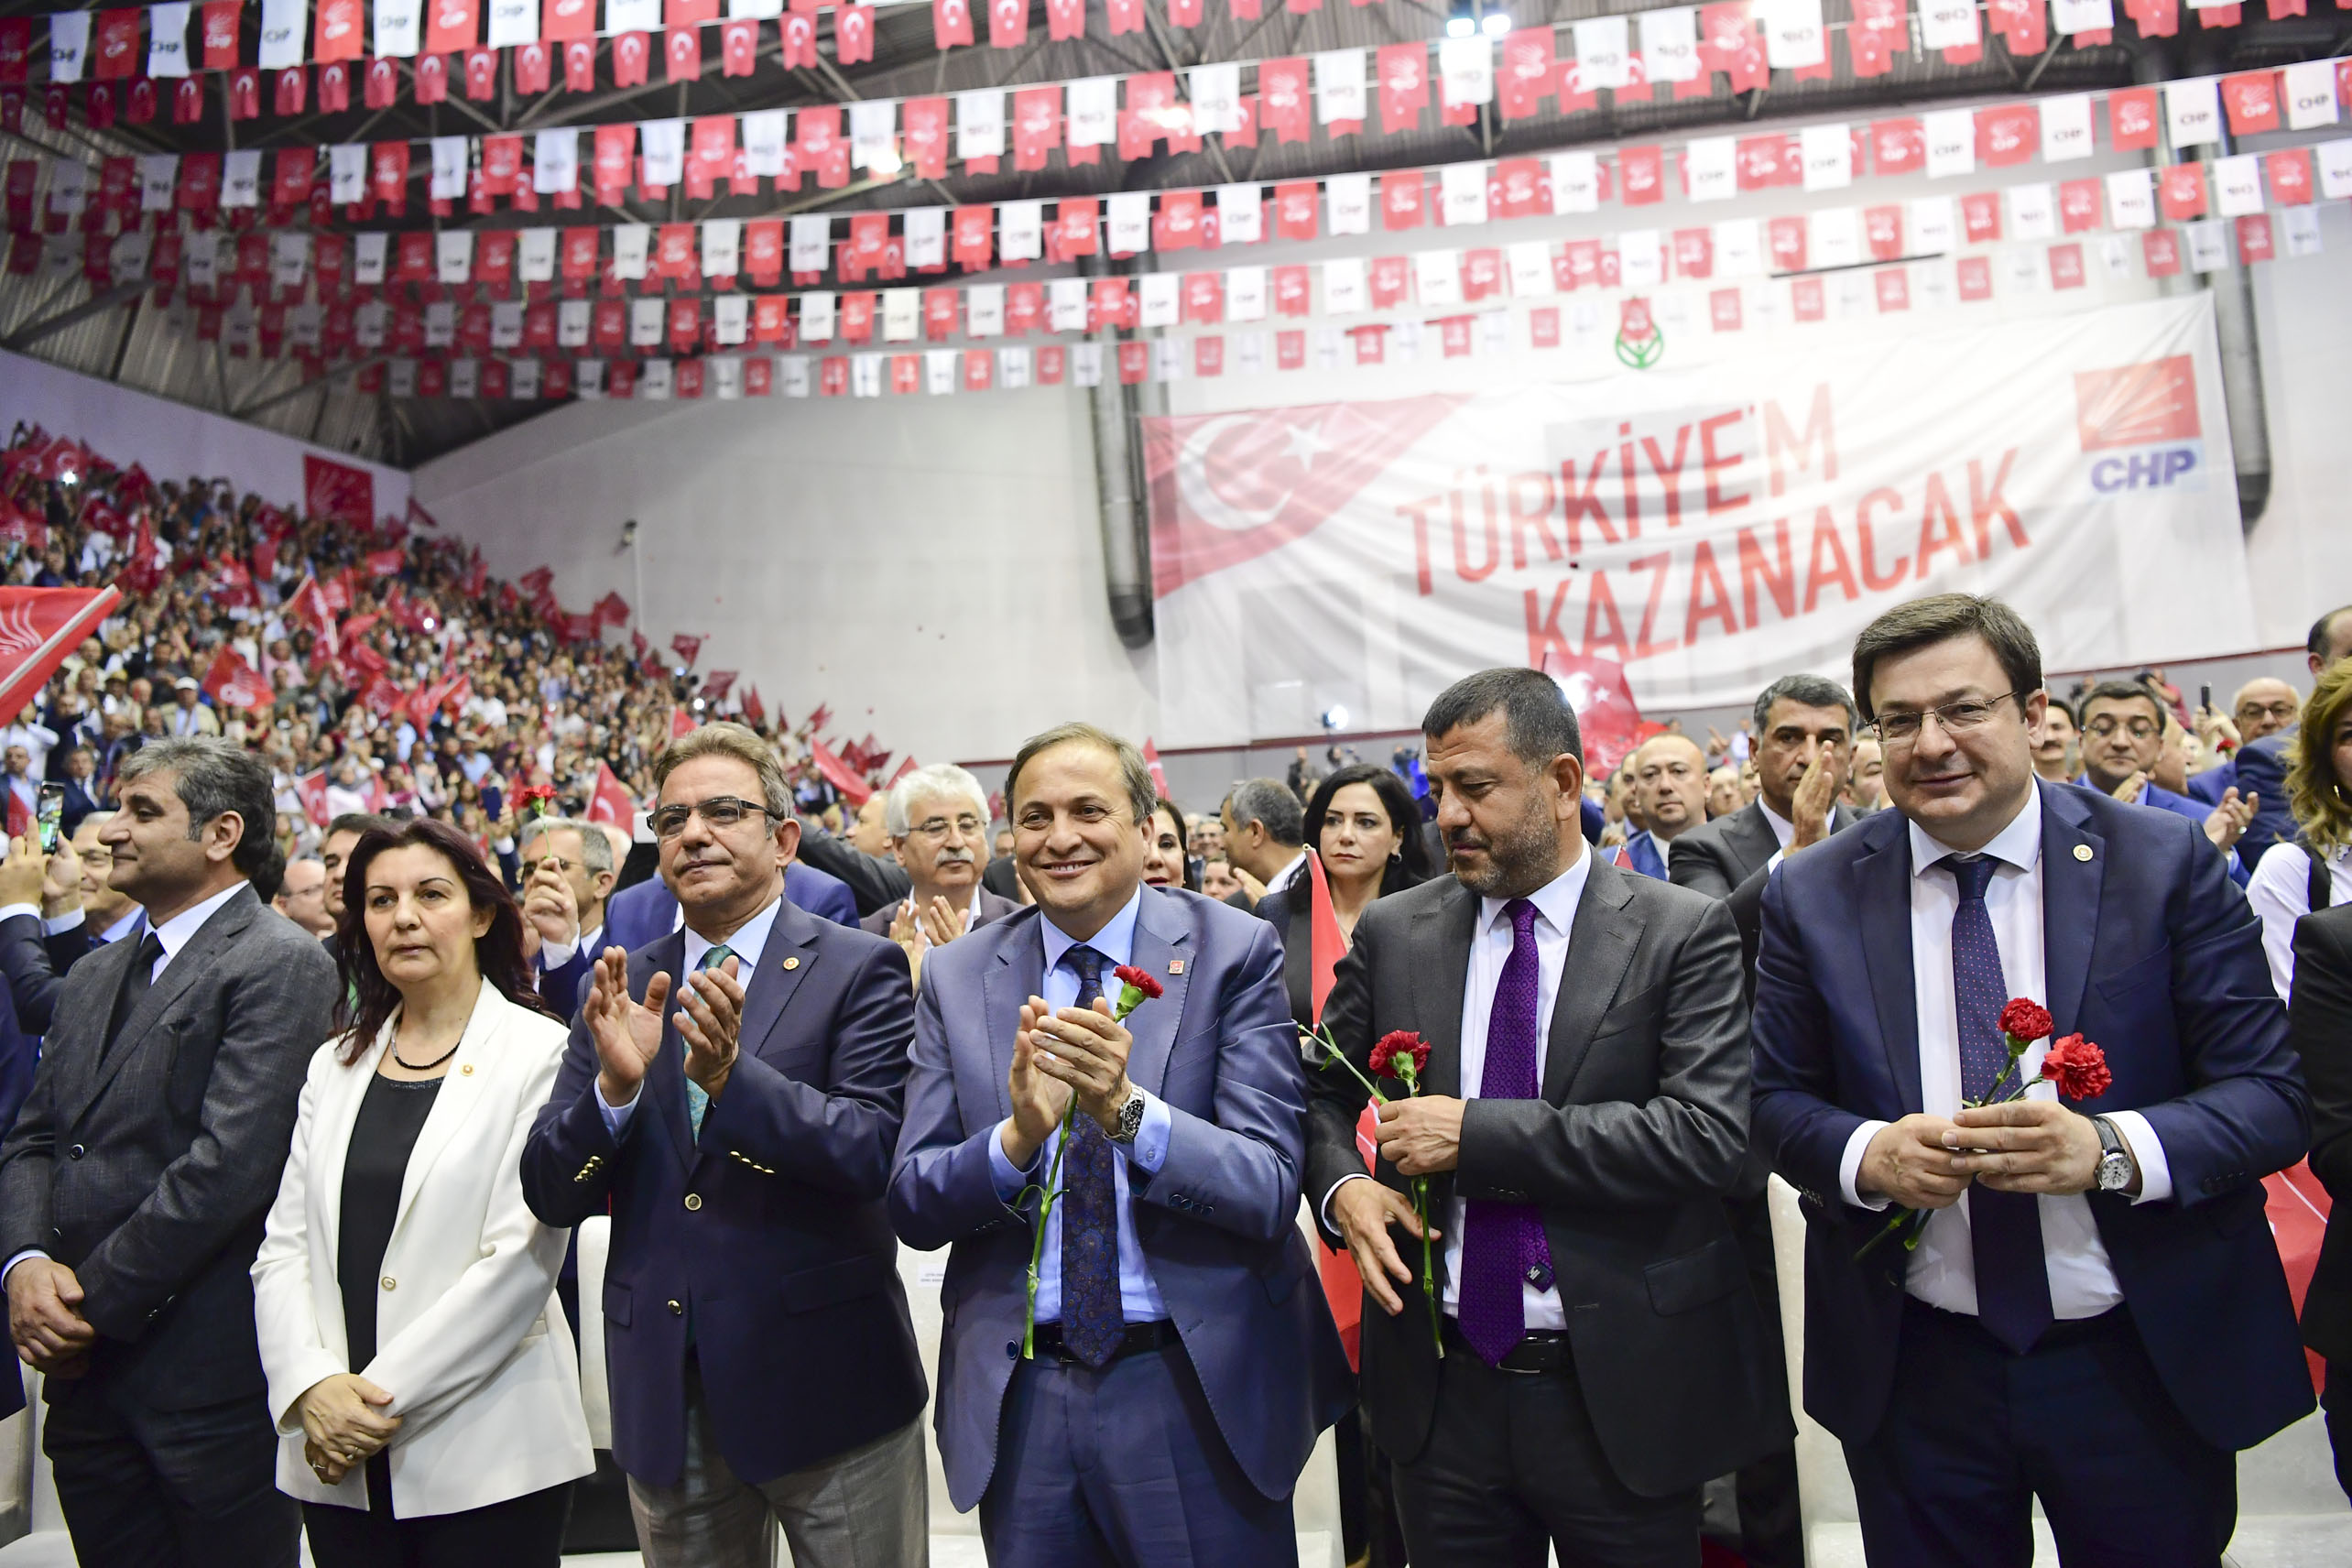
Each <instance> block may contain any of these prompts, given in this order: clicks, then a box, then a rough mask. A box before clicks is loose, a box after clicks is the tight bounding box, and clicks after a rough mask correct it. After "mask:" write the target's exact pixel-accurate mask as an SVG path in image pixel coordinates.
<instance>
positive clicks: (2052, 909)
mask: <svg viewBox="0 0 2352 1568" xmlns="http://www.w3.org/2000/svg"><path fill="white" fill-rule="evenodd" d="M2071 793H2072V792H2071V791H2069V790H2065V789H2042V791H2041V794H2042V987H2043V989H2044V990H2045V991H2046V992H2047V993H2048V995H2049V1005H2050V1016H2051V1018H2052V1019H2053V1022H2054V1023H2055V1024H2056V1026H2057V1032H2058V1033H2060V1034H2062V1035H2063V1034H2073V1033H2074V1032H2075V1031H2076V1030H2077V1029H2079V1028H2080V1027H2081V1026H2080V1020H2081V1018H2082V1011H2083V991H2084V988H2085V986H2086V985H2089V983H2090V976H2091V953H2092V951H2093V949H2095V948H2096V946H2097V945H2098V938H2099V894H2100V892H2101V890H2102V889H2103V888H2104V887H2105V886H2106V881H2107V840H2106V839H2105V838H2103V837H2101V836H2100V835H2099V834H2097V833H2093V832H2091V831H2090V828H2089V826H2088V819H2089V816H2090V813H2089V812H2088V811H2084V810H2083V809H2082V808H2081V806H2080V805H2079V803H2078V802H2076V801H2075V800H2073V799H2071ZM2083 849H2088V850H2089V851H2090V853H2089V854H2088V855H2083V854H2082V853H2080V851H2082V850H2083Z"/></svg>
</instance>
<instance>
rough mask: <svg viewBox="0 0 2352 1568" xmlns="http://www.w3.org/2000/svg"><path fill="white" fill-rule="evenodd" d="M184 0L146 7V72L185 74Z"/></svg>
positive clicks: (151, 73) (161, 74) (166, 74)
mask: <svg viewBox="0 0 2352 1568" xmlns="http://www.w3.org/2000/svg"><path fill="white" fill-rule="evenodd" d="M188 11H189V6H188V4H187V0H171V4H169V5H150V6H148V7H147V74H148V75H149V76H185V75H187V74H188Z"/></svg>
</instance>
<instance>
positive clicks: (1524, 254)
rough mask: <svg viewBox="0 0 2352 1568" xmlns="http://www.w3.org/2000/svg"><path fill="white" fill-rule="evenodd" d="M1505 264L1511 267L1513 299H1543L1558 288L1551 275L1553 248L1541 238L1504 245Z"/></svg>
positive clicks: (1514, 241)
mask: <svg viewBox="0 0 2352 1568" xmlns="http://www.w3.org/2000/svg"><path fill="white" fill-rule="evenodd" d="M1503 263H1504V265H1505V266H1507V267H1509V268H1510V274H1511V296H1512V298H1514V299H1541V298H1542V297H1543V296H1544V295H1546V294H1550V293H1552V291H1553V290H1554V289H1555V288H1556V287H1557V286H1556V285H1555V284H1554V282H1553V281H1552V247H1551V246H1549V245H1545V244H1544V243H1543V242H1542V241H1541V240H1513V241H1512V242H1511V243H1510V244H1509V245H1505V246H1504V247H1503Z"/></svg>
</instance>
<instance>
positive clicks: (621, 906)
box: [604, 856, 857, 953]
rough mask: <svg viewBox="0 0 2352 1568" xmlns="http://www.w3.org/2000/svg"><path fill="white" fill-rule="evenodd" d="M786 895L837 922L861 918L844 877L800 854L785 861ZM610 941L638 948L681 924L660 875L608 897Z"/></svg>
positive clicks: (851, 922)
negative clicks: (789, 862)
mask: <svg viewBox="0 0 2352 1568" xmlns="http://www.w3.org/2000/svg"><path fill="white" fill-rule="evenodd" d="M784 901H785V902H786V903H788V904H789V905H791V906H792V907H793V908H794V909H801V910H805V911H806V912H807V913H809V914H811V915H814V916H816V917H817V919H819V920H831V921H833V923H834V924H835V925H843V926H854V925H855V924H856V923H857V902H856V900H855V899H854V898H851V897H850V896H849V888H848V887H847V885H846V884H844V882H843V881H842V879H841V878H840V877H830V876H827V875H826V874H825V873H824V872H822V871H820V870H818V869H817V868H816V867H815V866H810V865H807V864H806V863H804V862H802V861H801V860H800V859H799V858H798V857H797V856H796V857H795V858H794V859H793V860H792V862H791V864H789V865H788V866H785V867H784ZM604 925H605V930H604V943H605V945H606V946H608V947H623V948H626V949H627V950H628V951H629V952H631V953H635V952H636V951H637V949H638V948H640V947H643V946H644V945H645V944H646V943H647V942H651V941H653V940H654V938H656V937H658V936H662V935H664V934H666V933H668V932H670V931H676V930H677V929H678V896H677V895H676V894H674V893H672V892H671V891H670V885H669V884H668V883H667V882H665V881H663V880H662V879H661V878H660V877H648V878H647V879H646V880H645V881H642V882H639V883H637V884H636V885H634V886H633V887H624V888H622V889H621V890H620V891H619V892H617V893H615V894H614V895H613V896H612V897H611V898H608V899H606V900H605V901H604Z"/></svg>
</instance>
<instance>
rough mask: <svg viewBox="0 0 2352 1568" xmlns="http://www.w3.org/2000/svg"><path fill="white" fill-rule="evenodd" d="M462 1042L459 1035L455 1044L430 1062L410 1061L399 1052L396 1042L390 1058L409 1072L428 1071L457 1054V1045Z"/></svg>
mask: <svg viewBox="0 0 2352 1568" xmlns="http://www.w3.org/2000/svg"><path fill="white" fill-rule="evenodd" d="M464 1043H465V1040H464V1038H463V1036H461V1037H459V1040H458V1042H457V1045H452V1046H451V1047H450V1048H449V1049H448V1050H447V1051H442V1052H441V1054H440V1055H439V1056H436V1057H434V1058H433V1059H432V1060H431V1061H430V1062H411V1061H409V1060H408V1058H407V1057H405V1056H402V1055H401V1054H400V1048H399V1046H397V1044H396V1045H395V1046H393V1048H392V1060H393V1061H394V1062H398V1063H399V1064H400V1065H401V1066H403V1067H405V1068H407V1069H408V1071H409V1072H411V1073H430V1072H431V1071H432V1070H433V1069H434V1068H436V1067H439V1066H440V1065H441V1063H442V1062H447V1061H448V1060H449V1059H450V1058H451V1057H452V1056H455V1055H456V1054H457V1046H458V1045H463V1044H464Z"/></svg>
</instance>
